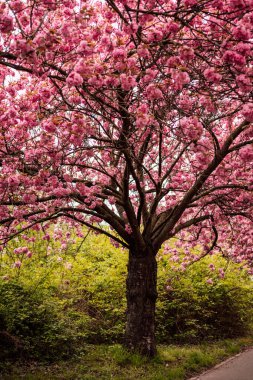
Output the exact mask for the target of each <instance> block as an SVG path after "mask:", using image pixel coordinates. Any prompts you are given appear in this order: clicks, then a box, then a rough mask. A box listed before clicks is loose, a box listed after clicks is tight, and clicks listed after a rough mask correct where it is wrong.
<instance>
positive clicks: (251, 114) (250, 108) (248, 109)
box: [242, 103, 253, 122]
mask: <svg viewBox="0 0 253 380" xmlns="http://www.w3.org/2000/svg"><path fill="white" fill-rule="evenodd" d="M242 115H243V116H244V117H245V119H246V120H247V121H249V122H253V103H246V104H244V106H243V107H242Z"/></svg>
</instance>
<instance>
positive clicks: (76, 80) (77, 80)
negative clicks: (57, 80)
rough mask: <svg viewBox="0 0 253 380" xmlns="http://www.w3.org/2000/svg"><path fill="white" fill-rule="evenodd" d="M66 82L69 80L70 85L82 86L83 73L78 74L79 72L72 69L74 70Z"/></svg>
mask: <svg viewBox="0 0 253 380" xmlns="http://www.w3.org/2000/svg"><path fill="white" fill-rule="evenodd" d="M66 82H67V83H68V84H69V85H70V86H80V85H82V83H83V78H82V77H81V75H80V74H78V73H77V72H75V71H72V72H71V73H70V74H69V76H68V77H67V79H66Z"/></svg>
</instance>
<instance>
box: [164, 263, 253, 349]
mask: <svg viewBox="0 0 253 380" xmlns="http://www.w3.org/2000/svg"><path fill="white" fill-rule="evenodd" d="M224 266H227V262H226V260H225V259H224V258H221V257H218V256H215V257H214V256H212V257H207V258H205V259H203V260H202V261H200V262H198V263H195V264H194V265H193V266H191V267H189V268H188V269H187V270H186V271H185V272H180V273H179V272H176V274H175V272H174V273H173V272H172V270H171V268H170V267H169V263H168V262H165V267H166V269H167V270H166V271H165V272H164V273H163V274H161V275H160V281H159V289H160V291H159V294H160V297H159V301H158V306H157V309H158V312H157V324H158V336H159V339H161V340H162V341H171V340H173V341H175V340H176V341H181V342H182V341H183V342H196V341H201V340H203V339H209V340H210V339H218V338H233V337H238V336H243V335H244V334H247V333H248V331H249V329H250V326H251V324H252V317H253V296H252V287H253V284H252V280H251V279H250V278H249V276H248V275H247V273H246V272H245V271H244V270H243V269H242V268H241V267H240V266H238V265H236V264H233V263H231V262H230V263H229V267H228V268H227V270H226V273H225V277H224V278H219V270H218V269H217V270H216V269H215V268H216V267H217V268H221V267H224ZM210 268H211V269H210ZM210 279H211V282H209V281H210ZM168 283H169V285H168ZM165 284H167V286H166V285H165Z"/></svg>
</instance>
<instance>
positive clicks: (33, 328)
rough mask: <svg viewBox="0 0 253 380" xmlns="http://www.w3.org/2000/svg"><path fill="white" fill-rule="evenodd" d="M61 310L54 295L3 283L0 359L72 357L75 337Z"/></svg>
mask: <svg viewBox="0 0 253 380" xmlns="http://www.w3.org/2000/svg"><path fill="white" fill-rule="evenodd" d="M59 306H60V305H59V302H58V305H57V300H56V302H54V297H53V295H52V294H51V297H49V294H43V293H42V292H38V291H36V292H34V291H33V290H32V289H25V287H24V286H22V285H20V284H18V283H15V282H7V283H3V282H0V321H1V322H2V323H1V332H0V336H1V337H2V339H1V342H2V344H1V343H0V346H2V347H1V349H2V350H0V352H1V354H0V357H2V358H4V357H13V356H17V355H22V356H28V355H29V356H33V357H43V358H45V359H47V360H50V359H51V358H52V357H54V356H56V355H57V356H58V357H59V356H63V357H64V356H66V355H70V354H71V352H73V350H74V343H75V340H76V336H75V333H74V332H73V330H71V323H70V321H66V318H64V316H63V314H62V310H61V308H60V307H59Z"/></svg>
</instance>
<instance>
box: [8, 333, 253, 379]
mask: <svg viewBox="0 0 253 380" xmlns="http://www.w3.org/2000/svg"><path fill="white" fill-rule="evenodd" d="M250 345H253V338H251V337H249V338H240V339H234V340H223V341H219V342H215V343H203V344H199V345H191V346H190V345H189V346H176V345H167V346H166V345H160V346H158V354H157V356H156V357H155V358H154V359H152V360H151V361H149V360H147V359H145V358H143V357H142V356H140V355H137V354H130V353H128V352H127V351H126V350H125V349H124V348H122V346H120V345H117V344H115V345H96V346H95V345H87V346H85V347H84V349H83V351H82V353H81V354H79V355H78V356H76V357H73V358H72V359H71V360H66V361H61V362H53V363H51V364H49V363H38V362H30V363H22V362H18V363H15V364H13V363H4V364H2V365H1V363H0V369H1V367H2V372H3V374H2V375H0V379H1V380H18V379H24V380H56V379H60V380H97V379H100V380H109V379H114V380H132V379H136V380H139V379H145V380H184V379H187V378H189V377H190V376H191V375H193V374H195V373H200V372H201V371H203V370H204V369H206V368H209V367H212V366H213V365H215V364H217V363H218V362H220V361H222V360H223V359H225V358H227V357H229V356H231V355H234V354H236V353H238V352H239V351H240V350H241V349H243V348H244V347H246V346H250Z"/></svg>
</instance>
